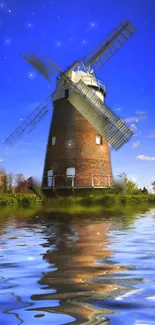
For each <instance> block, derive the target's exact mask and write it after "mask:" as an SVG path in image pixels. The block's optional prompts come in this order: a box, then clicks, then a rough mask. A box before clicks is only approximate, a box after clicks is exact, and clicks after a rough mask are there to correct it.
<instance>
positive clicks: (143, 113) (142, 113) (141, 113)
mask: <svg viewBox="0 0 155 325" xmlns="http://www.w3.org/2000/svg"><path fill="white" fill-rule="evenodd" d="M146 113H147V112H146V111H136V114H137V115H146Z"/></svg>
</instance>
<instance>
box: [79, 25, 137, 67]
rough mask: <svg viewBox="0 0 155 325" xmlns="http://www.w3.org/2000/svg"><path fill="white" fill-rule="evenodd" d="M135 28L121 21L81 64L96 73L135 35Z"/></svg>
mask: <svg viewBox="0 0 155 325" xmlns="http://www.w3.org/2000/svg"><path fill="white" fill-rule="evenodd" d="M135 31H136V28H135V27H134V26H133V24H131V22H130V21H129V20H123V21H122V22H121V23H120V24H119V25H118V26H117V28H115V29H113V30H112V32H111V33H110V34H109V35H108V36H107V37H105V38H104V39H103V41H102V42H100V43H99V44H98V45H97V46H96V47H95V48H94V50H92V51H91V52H90V53H89V54H88V55H87V56H85V57H84V58H83V59H82V62H83V63H84V64H85V65H86V66H89V65H91V67H92V68H93V69H94V71H98V70H99V69H101V68H102V67H103V66H104V64H105V63H106V62H107V61H108V60H109V59H110V58H111V57H112V56H113V55H114V54H115V53H116V52H117V51H118V50H119V48H120V47H121V46H122V45H123V44H124V43H125V42H126V41H127V40H128V39H129V38H130V37H131V36H132V35H133V34H134V33H135Z"/></svg>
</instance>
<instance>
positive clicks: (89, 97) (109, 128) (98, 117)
mask: <svg viewBox="0 0 155 325" xmlns="http://www.w3.org/2000/svg"><path fill="white" fill-rule="evenodd" d="M76 87H77V88H78V90H79V92H77V91H74V92H73V94H72V96H71V97H69V98H68V100H69V102H70V103H71V104H72V105H73V106H74V107H75V108H76V109H77V110H78V111H79V112H80V113H81V114H82V115H83V116H84V117H85V118H86V119H87V120H88V121H89V123H91V124H92V126H93V127H94V128H95V129H96V130H97V131H98V132H99V134H101V135H102V136H103V137H106V138H107V141H108V142H109V143H110V144H111V145H112V146H113V147H114V148H115V149H116V150H117V149H119V148H120V147H121V146H122V145H123V144H124V143H125V142H127V141H128V140H129V139H130V138H131V136H132V135H133V133H132V131H131V130H130V129H129V128H128V127H127V126H126V125H125V123H124V122H123V121H122V120H121V119H120V118H119V117H117V116H116V115H115V114H114V113H113V112H112V111H111V110H110V109H109V108H107V107H106V106H105V105H103V103H102V101H101V100H100V98H98V96H97V95H95V94H94V92H93V91H92V90H91V89H90V88H89V87H88V86H87V85H86V84H85V83H84V82H83V81H81V80H80V81H79V82H78V83H77V85H76Z"/></svg>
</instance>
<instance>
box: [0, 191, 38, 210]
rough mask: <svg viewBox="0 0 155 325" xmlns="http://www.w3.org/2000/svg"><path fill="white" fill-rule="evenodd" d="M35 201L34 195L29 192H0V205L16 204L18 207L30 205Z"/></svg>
mask: <svg viewBox="0 0 155 325" xmlns="http://www.w3.org/2000/svg"><path fill="white" fill-rule="evenodd" d="M36 203H37V197H36V195H31V194H27V195H26V194H1V195H0V206H8V205H18V206H20V207H30V206H32V205H34V204H36Z"/></svg>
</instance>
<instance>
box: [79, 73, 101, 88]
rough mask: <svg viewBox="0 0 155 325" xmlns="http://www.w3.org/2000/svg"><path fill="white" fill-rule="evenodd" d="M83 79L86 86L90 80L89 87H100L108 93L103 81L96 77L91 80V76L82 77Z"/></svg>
mask: <svg viewBox="0 0 155 325" xmlns="http://www.w3.org/2000/svg"><path fill="white" fill-rule="evenodd" d="M81 79H82V80H83V82H84V83H86V84H87V81H88V80H89V85H91V86H98V87H99V88H100V89H103V90H104V91H106V86H105V83H104V82H103V80H100V79H98V78H96V77H94V76H93V77H92V78H90V76H81Z"/></svg>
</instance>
